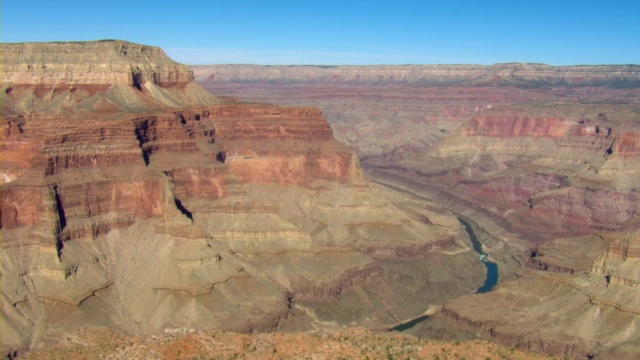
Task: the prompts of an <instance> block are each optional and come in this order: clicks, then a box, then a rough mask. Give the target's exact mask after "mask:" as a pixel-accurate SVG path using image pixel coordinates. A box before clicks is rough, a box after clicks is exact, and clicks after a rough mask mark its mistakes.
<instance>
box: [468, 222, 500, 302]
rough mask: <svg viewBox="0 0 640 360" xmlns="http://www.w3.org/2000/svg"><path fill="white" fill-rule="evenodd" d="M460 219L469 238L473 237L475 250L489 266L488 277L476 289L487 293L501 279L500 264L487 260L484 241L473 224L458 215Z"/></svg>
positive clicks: (486, 265)
mask: <svg viewBox="0 0 640 360" xmlns="http://www.w3.org/2000/svg"><path fill="white" fill-rule="evenodd" d="M458 220H459V221H460V223H461V224H462V225H464V229H465V230H466V231H467V234H469V238H470V239H471V243H472V244H473V250H474V251H475V252H477V253H478V255H480V259H481V260H480V261H482V263H483V264H484V266H485V267H486V268H487V278H486V279H485V280H484V285H482V286H481V287H480V288H478V290H476V294H482V293H486V292H487V291H491V289H493V287H494V286H496V284H498V280H499V279H500V273H499V272H498V264H496V263H494V262H492V261H489V260H487V253H485V252H484V251H482V243H481V242H480V241H479V240H478V237H477V236H476V233H475V232H474V231H473V228H472V227H471V224H469V223H468V222H467V221H466V220H464V219H463V218H461V217H458Z"/></svg>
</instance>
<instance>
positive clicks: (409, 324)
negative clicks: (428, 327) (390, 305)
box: [389, 315, 430, 331]
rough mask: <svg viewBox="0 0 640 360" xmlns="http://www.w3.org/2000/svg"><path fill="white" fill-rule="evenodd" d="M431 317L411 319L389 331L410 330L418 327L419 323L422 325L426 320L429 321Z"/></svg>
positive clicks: (424, 316)
mask: <svg viewBox="0 0 640 360" xmlns="http://www.w3.org/2000/svg"><path fill="white" fill-rule="evenodd" d="M429 316H430V315H422V316H420V317H417V318H415V319H411V320H409V321H407V322H404V323H402V324H400V325H396V326H394V327H392V328H391V329H389V331H405V330H409V329H411V328H412V327H414V326H416V325H417V324H418V323H421V322H423V321H425V320H427V319H428V318H429Z"/></svg>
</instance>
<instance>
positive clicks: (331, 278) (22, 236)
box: [0, 41, 483, 353]
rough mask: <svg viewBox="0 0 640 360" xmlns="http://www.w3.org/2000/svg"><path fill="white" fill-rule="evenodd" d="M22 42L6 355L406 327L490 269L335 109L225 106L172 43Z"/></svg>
mask: <svg viewBox="0 0 640 360" xmlns="http://www.w3.org/2000/svg"><path fill="white" fill-rule="evenodd" d="M2 46H3V57H4V58H3V61H4V62H5V64H6V67H5V68H4V69H3V72H2V73H1V74H0V78H1V79H2V114H3V115H2V124H1V130H0V134H1V135H0V136H1V139H0V140H1V141H2V146H3V151H2V158H1V161H2V180H3V185H2V188H1V189H2V199H1V200H0V238H1V239H2V242H1V246H2V253H1V255H2V272H1V276H2V293H1V298H0V300H1V301H2V306H3V308H2V313H1V317H2V319H1V320H2V321H1V324H0V326H1V327H2V329H1V330H2V346H3V351H4V352H5V353H13V352H14V351H16V350H20V349H24V348H29V347H30V348H32V349H35V348H39V347H42V346H46V345H48V344H49V343H51V342H55V341H56V340H59V339H61V338H63V337H65V334H67V333H68V332H70V331H74V330H76V329H79V328H81V327H83V326H87V325H94V326H107V327H110V328H112V329H114V330H118V331H122V332H126V333H130V334H138V335H144V334H155V333H158V332H162V331H163V330H164V329H166V328H182V327H185V328H194V329H201V330H204V329H211V328H217V329H222V330H235V331H244V332H256V331H267V330H273V329H279V328H285V329H298V330H308V329H313V328H323V327H329V328H331V327H337V326H341V325H346V324H349V325H358V324H359V325H365V326H369V327H372V328H380V327H388V326H390V325H393V324H395V323H398V322H400V321H402V320H404V319H407V318H411V317H415V316H418V315H419V314H421V313H422V312H423V311H425V309H426V308H428V307H429V304H433V305H437V304H441V303H442V302H443V301H444V300H446V299H449V298H451V297H455V296H458V295H461V294H464V293H468V292H469V291H471V290H472V289H475V288H477V287H478V286H479V285H480V284H481V283H482V278H483V273H482V265H481V264H480V263H479V262H478V261H477V260H476V256H475V255H474V253H473V252H472V251H471V245H470V243H469V240H468V239H467V237H466V236H465V235H463V234H464V232H462V229H461V228H460V225H459V224H458V223H457V221H456V219H455V217H454V216H453V214H451V213H450V212H448V211H447V210H445V209H443V208H441V207H439V206H437V205H435V204H426V205H425V203H423V202H420V203H416V202H415V201H413V200H411V199H410V198H408V197H406V196H404V195H401V194H396V193H393V192H390V191H387V190H385V189H383V188H379V187H378V186H377V185H375V184H372V183H371V182H369V181H368V180H367V179H366V178H365V177H364V176H363V174H362V170H361V168H360V163H359V161H358V159H357V157H356V156H355V155H354V154H353V152H352V151H351V150H350V149H349V148H348V147H346V146H344V145H342V144H340V143H339V142H337V141H336V140H335V139H334V138H333V132H332V130H331V128H330V127H329V126H328V124H327V122H326V120H325V119H324V117H323V116H322V114H321V113H320V111H318V110H317V109H314V108H309V107H306V108H290V107H280V106H275V105H255V104H254V105H252V104H240V103H237V102H224V101H222V100H221V99H220V98H218V97H215V96H213V95H211V94H209V93H208V92H206V90H204V89H202V88H200V87H199V86H198V85H197V84H195V83H194V82H192V81H191V79H192V78H193V74H192V73H191V71H190V70H189V69H188V68H186V67H184V66H183V65H180V64H176V63H174V62H172V61H171V60H170V59H168V58H167V57H166V56H165V55H164V53H163V52H162V51H161V50H160V49H157V48H153V47H147V46H142V45H136V44H130V43H126V42H122V41H101V42H89V43H53V44H3V45H2ZM425 274H430V275H425ZM425 280H426V281H425Z"/></svg>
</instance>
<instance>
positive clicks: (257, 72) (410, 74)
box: [193, 63, 640, 88]
mask: <svg viewBox="0 0 640 360" xmlns="http://www.w3.org/2000/svg"><path fill="white" fill-rule="evenodd" d="M193 69H194V73H195V76H196V80H198V81H206V80H214V81H222V82H274V83H291V82H300V83H318V82H325V83H326V82H329V83H352V84H379V83H384V84H396V83H399V84H407V83H410V84H420V85H428V86H435V85H471V86H476V85H491V86H496V85H498V86H521V87H529V88H530V87H540V86H549V85H553V86H566V85H570V86H611V87H625V88H628V87H635V88H637V87H639V86H640V76H639V66H638V65H617V66H607V65H603V66H549V65H545V64H526V63H505V64H495V65H492V66H482V65H404V66H403V65H379V66H259V65H200V66H193Z"/></svg>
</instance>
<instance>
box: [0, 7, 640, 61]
mask: <svg viewBox="0 0 640 360" xmlns="http://www.w3.org/2000/svg"><path fill="white" fill-rule="evenodd" d="M0 1H1V3H0V4H1V14H2V23H1V32H0V40H1V41H2V42H24V41H77V40H97V39H123V40H128V41H132V42H137V43H143V44H149V45H155V46H160V47H162V48H164V49H165V51H166V52H167V53H168V54H169V56H171V57H172V58H173V59H175V60H177V61H179V62H183V63H187V64H215V63H253V64H445V63H453V64H492V63H497V62H541V63H547V64H551V65H575V64H639V63H640V0H600V1H595V0H555V1H547V0H512V1H506V0H505V1H493V0H481V1H472V0H469V1H456V0H440V1H428V0H423V1H402V0H396V1H391V0H388V1H376V0H369V1H366V0H354V1H348V0H343V1H331V0H326V1H313V0H297V1H277V0H271V1H256V0H245V1H234V0H225V1H216V0H209V1H205V0H202V1H189V0H184V1H172V2H163V1H161V0H157V1H147V0H137V1H136V0H129V1H120V0H111V1H109V0H107V1H97V0H81V1H68V0H46V1H45V0H40V1H35V0H0Z"/></svg>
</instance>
